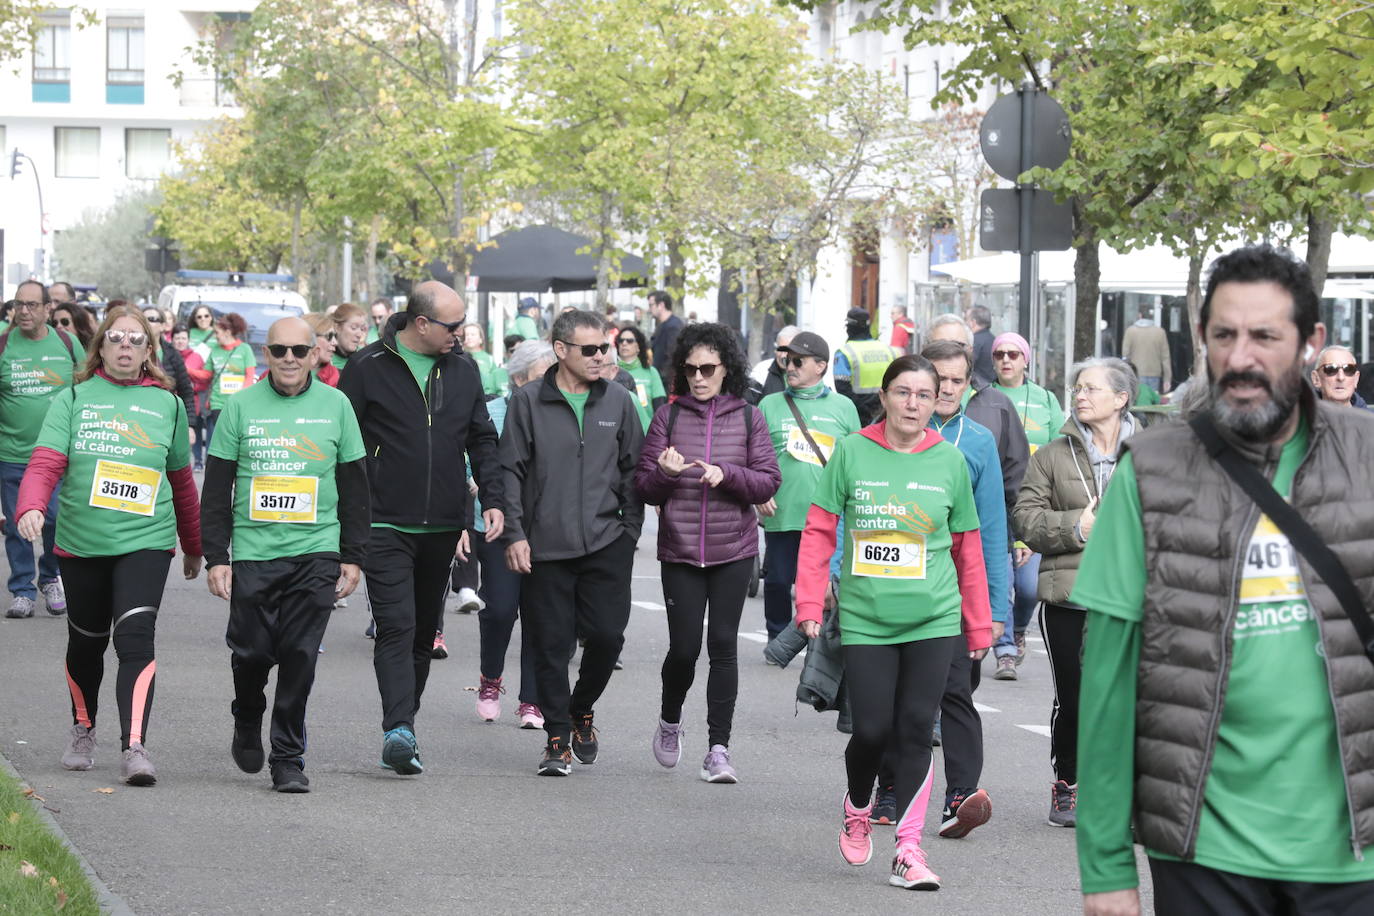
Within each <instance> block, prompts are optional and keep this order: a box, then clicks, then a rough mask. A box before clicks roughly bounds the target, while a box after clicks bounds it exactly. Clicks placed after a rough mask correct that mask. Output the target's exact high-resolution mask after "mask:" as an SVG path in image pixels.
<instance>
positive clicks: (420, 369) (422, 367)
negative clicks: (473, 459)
mask: <svg viewBox="0 0 1374 916" xmlns="http://www.w3.org/2000/svg"><path fill="white" fill-rule="evenodd" d="M396 352H397V353H399V354H400V355H401V359H403V360H405V364H406V368H407V369H409V370H410V374H411V375H412V376H414V377H415V384H416V385H419V386H420V396H421V397H423V398H425V399H426V403H428V398H429V396H428V395H427V394H426V391H427V390H428V389H427V387H426V386H427V385H428V384H429V373H430V370H432V369H433V368H434V364H435V363H436V362H438V360H439V357H437V356H427V355H425V354H424V353H418V352H416V351H415V350H412V349H410V347H407V346H406V345H405V344H403V343H401V340H400V338H399V337H397V338H396ZM372 527H373V528H391V529H393V530H395V531H404V532H405V533H406V534H428V533H432V532H436V531H460V530H462V529H460V528H454V527H441V526H435V525H393V524H390V523H389V522H373V523H372Z"/></svg>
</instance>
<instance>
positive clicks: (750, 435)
mask: <svg viewBox="0 0 1374 916" xmlns="http://www.w3.org/2000/svg"><path fill="white" fill-rule="evenodd" d="M753 447H754V405H753V404H750V403H749V402H748V401H745V402H744V453H745V454H746V455H748V454H749V449H751V448H753Z"/></svg>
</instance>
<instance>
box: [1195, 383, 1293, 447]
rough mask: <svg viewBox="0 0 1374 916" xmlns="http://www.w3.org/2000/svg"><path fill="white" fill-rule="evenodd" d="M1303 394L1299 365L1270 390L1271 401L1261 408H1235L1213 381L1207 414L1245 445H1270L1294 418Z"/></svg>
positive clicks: (1218, 385)
mask: <svg viewBox="0 0 1374 916" xmlns="http://www.w3.org/2000/svg"><path fill="white" fill-rule="evenodd" d="M1209 374H1210V373H1209ZM1301 391H1302V370H1301V368H1300V367H1297V366H1295V367H1294V368H1293V369H1292V370H1291V371H1290V372H1286V373H1284V374H1283V375H1282V376H1281V377H1280V378H1279V379H1278V383H1277V384H1276V385H1273V386H1272V387H1271V388H1270V391H1269V402H1268V403H1267V404H1264V405H1263V406H1258V407H1250V408H1240V407H1235V406H1232V405H1231V404H1229V403H1227V401H1226V399H1225V397H1224V396H1223V392H1222V388H1221V385H1220V384H1219V383H1218V382H1216V381H1212V382H1211V403H1210V404H1209V405H1208V411H1209V412H1210V413H1211V415H1212V420H1213V421H1214V422H1215V423H1216V424H1217V426H1219V427H1221V428H1222V429H1224V430H1226V431H1227V432H1229V433H1231V434H1232V435H1233V436H1235V437H1236V438H1238V439H1242V440H1244V441H1246V442H1270V441H1272V440H1273V438H1274V437H1275V436H1277V435H1278V433H1279V430H1281V429H1283V425H1284V424H1285V423H1287V422H1288V418H1289V417H1291V416H1292V415H1293V411H1294V410H1295V409H1296V408H1297V406H1298V398H1299V396H1300V393H1301Z"/></svg>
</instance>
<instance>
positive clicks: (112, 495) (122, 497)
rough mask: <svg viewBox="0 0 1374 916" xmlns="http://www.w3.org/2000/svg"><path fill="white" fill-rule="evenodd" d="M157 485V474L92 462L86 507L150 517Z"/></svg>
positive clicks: (159, 478)
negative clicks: (93, 476)
mask: <svg viewBox="0 0 1374 916" xmlns="http://www.w3.org/2000/svg"><path fill="white" fill-rule="evenodd" d="M161 486H162V472H161V471H158V470H154V469H153V468H141V467H139V466H138V465H136V464H123V463H122V462H119V461H105V460H103V459H101V460H98V461H96V463H95V479H94V480H92V481H91V503H90V504H91V505H92V506H95V507H96V508H97V509H113V510H114V511H116V512H128V513H130V514H131V515H152V514H153V510H154V509H156V508H157V491H158V489H159V488H161Z"/></svg>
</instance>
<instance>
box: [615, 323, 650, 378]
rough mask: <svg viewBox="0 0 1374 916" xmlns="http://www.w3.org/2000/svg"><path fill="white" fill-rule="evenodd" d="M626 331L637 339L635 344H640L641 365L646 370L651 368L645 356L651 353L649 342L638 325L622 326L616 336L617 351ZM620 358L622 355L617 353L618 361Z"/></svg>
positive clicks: (628, 324)
mask: <svg viewBox="0 0 1374 916" xmlns="http://www.w3.org/2000/svg"><path fill="white" fill-rule="evenodd" d="M626 331H628V332H629V333H630V336H631V337H633V338H634V339H635V343H637V344H639V365H640V366H641V367H643V368H645V369H647V368H649V366H650V365H651V364H650V363H649V361H648V360H647V359H646V358H645V356H644V354H645V353H648V352H649V341H648V340H647V339H646V338H645V337H644V332H643V331H641V330H640V329H639V327H638V326H637V325H634V324H630V323H628V322H627V323H626V324H624V325H622V326H621V328H620V330H619V331H617V332H616V335H615V339H616V344H615V348H616V350H617V351H619V350H620V335H621V334H624V333H625V332H626ZM619 358H620V355H619V352H617V354H616V359H619Z"/></svg>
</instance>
